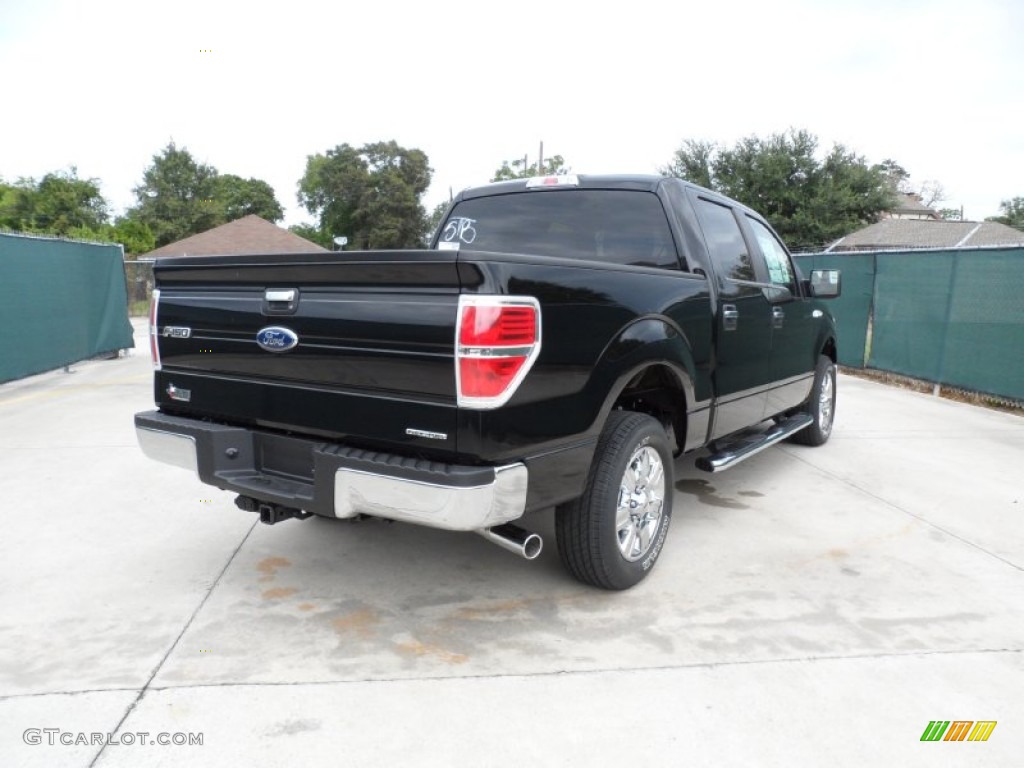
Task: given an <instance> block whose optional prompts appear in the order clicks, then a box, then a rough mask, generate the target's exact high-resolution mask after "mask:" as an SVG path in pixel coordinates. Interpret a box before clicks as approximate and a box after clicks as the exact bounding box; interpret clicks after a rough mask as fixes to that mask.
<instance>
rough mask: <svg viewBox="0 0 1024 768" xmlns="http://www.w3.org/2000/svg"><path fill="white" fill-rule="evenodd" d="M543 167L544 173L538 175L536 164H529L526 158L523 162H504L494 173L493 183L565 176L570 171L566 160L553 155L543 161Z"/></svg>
mask: <svg viewBox="0 0 1024 768" xmlns="http://www.w3.org/2000/svg"><path fill="white" fill-rule="evenodd" d="M543 165H544V167H543V168H542V169H541V170H542V171H543V173H538V172H537V166H536V164H534V163H528V162H527V160H526V158H525V157H524V158H523V159H522V160H511V161H509V160H504V161H502V163H501V167H500V168H499V169H498V170H496V171H495V172H494V176H493V177H492V178H491V181H510V180H512V179H532V178H533V177H534V176H563V175H565V174H567V173H568V172H569V170H570V169H569V168H566V167H565V160H564V159H563V158H562V156H561V155H552V156H551V157H549V158H548V159H547V160H545V161H543Z"/></svg>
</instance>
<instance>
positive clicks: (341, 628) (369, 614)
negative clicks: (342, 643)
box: [331, 608, 380, 640]
mask: <svg viewBox="0 0 1024 768" xmlns="http://www.w3.org/2000/svg"><path fill="white" fill-rule="evenodd" d="M379 623H380V616H378V615H377V612H376V611H374V610H372V609H370V608H361V609H359V610H358V611H353V612H351V613H347V614H345V615H344V616H339V617H338V618H336V619H333V620H332V621H331V626H332V627H334V631H335V632H336V633H337V634H338V635H339V636H343V637H346V636H347V637H358V638H360V639H362V640H369V639H370V638H372V637H373V636H374V635H375V634H376V633H377V625H378V624H379Z"/></svg>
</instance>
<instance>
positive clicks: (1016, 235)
mask: <svg viewBox="0 0 1024 768" xmlns="http://www.w3.org/2000/svg"><path fill="white" fill-rule="evenodd" d="M979 245H1024V232H1021V231H1020V230H1019V229H1014V228H1013V227H1008V226H1006V225H1005V224H1000V223H998V222H995V221H980V222H979V221H933V220H929V219H920V220H914V219H882V220H881V221H879V222H877V223H875V224H871V225H870V226H867V227H865V228H864V229H859V230H857V231H856V232H853V233H851V234H849V235H847V236H846V237H843V238H840V239H839V240H837V241H836V242H835V243H833V244H832V245H831V246H830V247H829V248H828V250H830V251H872V250H875V251H877V250H892V249H903V248H954V247H966V246H979Z"/></svg>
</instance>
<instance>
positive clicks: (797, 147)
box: [661, 130, 895, 249]
mask: <svg viewBox="0 0 1024 768" xmlns="http://www.w3.org/2000/svg"><path fill="white" fill-rule="evenodd" d="M890 162H891V161H890ZM894 165H895V164H894ZM661 171H662V173H664V174H666V175H669V176H677V177H679V178H682V179H686V180H687V181H692V182H694V183H695V184H699V185H701V186H703V187H707V188H709V189H712V190H715V191H717V192H720V193H722V194H724V195H727V196H728V197H732V198H734V199H736V200H739V201H740V202H741V203H744V204H746V205H748V206H750V207H751V208H753V209H754V210H756V211H758V212H759V213H760V214H761V215H763V216H764V217H765V218H767V219H768V221H769V222H770V223H771V225H772V226H773V227H774V228H775V229H776V231H778V233H779V234H780V235H781V236H782V237H783V238H784V239H785V240H786V241H787V243H788V244H789V245H790V246H791V247H793V248H795V249H803V248H816V247H820V246H823V245H825V244H828V243H830V242H832V241H834V240H836V239H837V238H839V237H842V236H843V235H847V234H849V233H850V232H853V231H854V230H857V229H859V228H861V227H863V226H865V225H867V224H870V223H872V222H875V221H877V220H878V218H879V216H880V214H881V213H882V212H883V211H886V210H888V209H889V208H891V207H892V204H893V202H894V199H893V188H892V186H891V184H890V176H889V175H888V173H887V171H886V169H885V168H884V167H883V166H881V165H876V166H870V165H868V164H867V162H866V161H865V160H864V158H863V157H861V156H859V155H857V154H855V153H853V152H851V151H849V150H848V149H846V148H845V147H844V146H842V145H841V144H836V145H835V146H833V147H832V149H831V150H830V151H829V152H828V153H827V154H826V155H825V156H824V157H823V158H821V159H819V153H818V139H817V137H815V136H814V135H812V134H811V133H809V132H807V131H804V130H790V131H789V132H788V133H781V134H773V135H771V136H769V137H768V138H760V137H757V136H750V137H747V138H744V139H740V140H739V141H738V142H737V143H736V144H735V145H734V146H732V147H722V146H719V145H718V144H716V143H714V142H706V141H696V140H693V139H688V140H686V141H685V142H683V145H682V147H680V148H679V150H677V151H676V153H675V155H674V156H673V158H672V161H671V162H670V163H669V164H668V165H667V166H665V167H664V168H662V169H661Z"/></svg>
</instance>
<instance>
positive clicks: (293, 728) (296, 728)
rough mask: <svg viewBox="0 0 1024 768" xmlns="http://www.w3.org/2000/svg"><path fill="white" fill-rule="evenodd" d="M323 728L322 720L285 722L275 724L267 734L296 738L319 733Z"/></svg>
mask: <svg viewBox="0 0 1024 768" xmlns="http://www.w3.org/2000/svg"><path fill="white" fill-rule="evenodd" d="M322 727H323V723H322V722H321V721H320V720H285V721H283V722H280V723H275V725H274V727H273V728H272V729H271V730H270V731H268V732H267V735H268V736H294V735H295V734H297V733H309V732H310V731H319V730H320V729H321V728H322Z"/></svg>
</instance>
